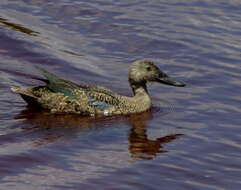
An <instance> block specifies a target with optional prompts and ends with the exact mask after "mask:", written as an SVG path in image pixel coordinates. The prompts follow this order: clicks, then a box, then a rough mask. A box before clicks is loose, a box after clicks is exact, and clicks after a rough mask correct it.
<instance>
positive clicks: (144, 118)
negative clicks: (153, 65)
mask: <svg viewBox="0 0 241 190" xmlns="http://www.w3.org/2000/svg"><path fill="white" fill-rule="evenodd" d="M153 114H154V113H153V110H152V111H147V112H144V113H141V114H133V115H129V116H115V117H100V118H98V117H83V116H79V115H67V114H66V115H62V114H61V115H54V114H50V113H49V112H45V111H40V110H36V108H31V107H29V108H27V109H26V110H23V111H22V112H21V113H20V114H19V115H18V116H16V117H15V119H24V124H25V125H23V129H25V130H33V129H38V130H41V133H40V134H41V135H40V136H39V138H37V139H35V140H34V144H35V145H36V146H40V145H44V144H48V143H53V142H54V141H56V140H58V139H60V138H68V137H71V138H73V136H74V135H76V134H78V133H80V132H83V131H85V130H87V131H90V130H97V129H100V128H103V127H111V126H113V125H114V124H116V123H120V122H121V123H128V124H129V125H130V126H131V128H130V131H129V136H128V142H129V152H130V155H131V157H132V158H137V159H143V160H150V159H154V158H155V157H156V156H157V155H158V154H160V153H165V152H168V151H167V150H165V149H164V147H163V145H164V144H165V143H169V142H171V141H173V140H175V139H176V138H177V137H179V136H180V135H182V134H171V135H167V136H163V137H159V138H156V139H154V140H152V139H149V138H148V135H147V128H148V122H149V121H150V120H151V119H152V118H153ZM43 131H45V132H43ZM35 132H36V131H35ZM46 132H47V133H46ZM34 136H35V138H36V134H35V135H34Z"/></svg>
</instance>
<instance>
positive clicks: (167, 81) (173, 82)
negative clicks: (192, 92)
mask: <svg viewBox="0 0 241 190" xmlns="http://www.w3.org/2000/svg"><path fill="white" fill-rule="evenodd" d="M157 82H160V83H163V84H166V85H171V86H178V87H183V86H186V84H185V83H183V82H180V81H176V80H174V79H172V78H171V77H168V76H166V77H161V78H158V79H157Z"/></svg>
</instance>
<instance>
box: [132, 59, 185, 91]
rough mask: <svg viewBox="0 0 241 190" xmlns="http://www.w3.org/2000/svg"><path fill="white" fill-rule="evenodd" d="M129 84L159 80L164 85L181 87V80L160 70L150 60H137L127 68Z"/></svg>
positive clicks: (141, 83) (142, 83)
mask: <svg viewBox="0 0 241 190" xmlns="http://www.w3.org/2000/svg"><path fill="white" fill-rule="evenodd" d="M129 82H130V83H131V85H145V84H146V83H147V82H159V83H163V84H166V85H172V86H178V87H183V86H185V84H184V83H183V82H179V81H176V80H174V79H172V78H171V77H169V76H168V75H167V74H165V73H164V72H162V71H161V70H160V69H159V68H158V67H157V66H156V65H154V63H153V62H152V61H150V60H138V61H135V62H134V63H132V64H131V66H130V70H129Z"/></svg>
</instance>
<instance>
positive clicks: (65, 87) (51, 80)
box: [36, 67, 79, 98]
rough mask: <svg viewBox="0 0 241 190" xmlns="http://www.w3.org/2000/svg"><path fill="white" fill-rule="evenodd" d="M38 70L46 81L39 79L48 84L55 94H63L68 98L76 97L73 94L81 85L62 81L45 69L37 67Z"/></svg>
mask: <svg viewBox="0 0 241 190" xmlns="http://www.w3.org/2000/svg"><path fill="white" fill-rule="evenodd" d="M36 68H37V70H38V71H39V72H40V73H41V74H42V75H43V76H45V77H46V80H45V79H39V80H41V81H44V82H45V83H46V86H47V87H48V88H49V89H50V90H51V91H53V92H56V93H63V94H65V95H66V96H68V97H72V98H74V97H75V94H74V92H73V90H75V89H78V88H79V85H78V84H75V83H74V82H71V81H68V80H65V79H62V78H60V77H58V76H57V75H55V74H52V73H50V72H48V71H46V70H45V69H43V68H40V67H36Z"/></svg>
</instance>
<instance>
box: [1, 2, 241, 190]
mask: <svg viewBox="0 0 241 190" xmlns="http://www.w3.org/2000/svg"><path fill="white" fill-rule="evenodd" d="M240 8H241V3H240V2H239V1H238V0H232V1H224V0H220V1H210V0H204V1H198V0H190V1H186V0H182V1H180V0H179V1H157V0H154V1H144V0H143V1H142V0H141V1H137V0H133V1H114V0H99V1H96V0H90V1H88V2H84V1H75V2H73V1H70V0H54V1H49V0H41V1H40V0H20V1H19V0H12V1H8V0H2V1H1V2H0V57H1V61H0V79H1V80H0V89H1V93H0V101H1V107H0V124H1V127H0V144H1V148H0V176H1V188H0V189H99V188H101V189H131V190H133V189H134V190H135V189H138V190H141V189H160V187H161V188H162V189H180V190H182V189H183V190H186V189H200V190H203V189H205V190H226V189H228V190H229V189H230V190H231V189H232V190H233V189H234V190H236V189H240V185H241V183H240V176H241V167H240V157H241V152H240V148H241V143H240V142H241V135H240V134H241V129H240V125H241V120H240V113H241V108H240V103H241V98H240V94H241V88H240V85H241V81H240V76H241V67H240V63H241V56H240V52H241V32H240V31H241V19H240V18H241V17H240ZM140 58H141V59H142V58H152V59H153V60H154V61H155V62H157V63H158V65H159V66H160V67H161V68H162V69H163V70H164V71H166V72H167V73H168V74H170V75H173V76H174V77H176V78H178V79H180V80H183V81H185V82H186V83H187V87H185V88H171V87H167V86H159V85H158V84H151V85H150V93H151V94H152V97H153V102H154V105H155V107H154V108H153V109H152V110H151V111H150V112H146V113H143V114H140V115H133V116H125V117H115V118H88V117H79V116H74V115H51V114H49V113H48V112H45V111H41V110H37V109H35V108H31V107H26V104H25V103H24V102H23V101H22V99H21V98H20V97H19V96H17V95H15V94H13V93H11V92H10V90H9V87H12V86H29V85H36V84H39V82H38V81H35V80H33V79H32V77H36V76H39V74H38V73H37V72H36V69H35V66H36V65H38V66H42V67H44V68H46V69H48V70H49V71H51V72H54V73H56V74H58V75H61V76H63V77H65V78H67V79H71V80H73V81H76V82H81V83H92V84H102V85H105V86H107V87H110V88H112V89H113V90H115V91H117V92H119V93H123V94H125V95H130V94H131V91H130V90H129V87H128V81H127V72H128V65H129V63H130V62H132V61H133V60H136V59H140Z"/></svg>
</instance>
